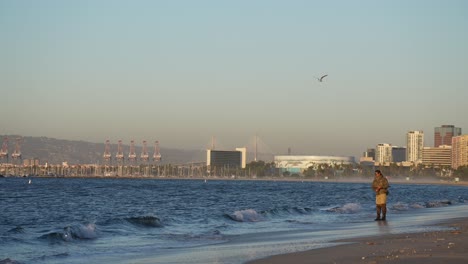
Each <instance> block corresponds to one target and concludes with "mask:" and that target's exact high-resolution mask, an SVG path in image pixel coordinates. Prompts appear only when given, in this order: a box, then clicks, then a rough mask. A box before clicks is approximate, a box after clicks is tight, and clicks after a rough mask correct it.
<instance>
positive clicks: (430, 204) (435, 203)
mask: <svg viewBox="0 0 468 264" xmlns="http://www.w3.org/2000/svg"><path fill="white" fill-rule="evenodd" d="M447 205H452V202H451V201H449V200H442V201H430V202H426V204H425V206H426V208H433V207H441V206H447Z"/></svg>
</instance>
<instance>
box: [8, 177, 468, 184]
mask: <svg viewBox="0 0 468 264" xmlns="http://www.w3.org/2000/svg"><path fill="white" fill-rule="evenodd" d="M0 178H27V179H34V178H41V179H42V178H44V179H55V178H57V179H116V180H117V179H132V180H202V181H205V180H206V181H210V180H211V181H273V182H320V183H327V182H328V183H369V184H371V183H372V179H373V178H371V177H369V179H366V178H352V179H343V178H342V179H301V178H279V177H278V178H276V177H264V178H230V177H217V176H212V177H175V176H164V177H158V176H152V177H149V176H119V177H116V176H100V175H94V176H63V177H54V176H4V177H0ZM387 178H389V183H390V184H431V185H453V186H468V181H458V182H457V181H444V180H436V179H411V180H405V179H403V178H400V177H398V178H393V177H387Z"/></svg>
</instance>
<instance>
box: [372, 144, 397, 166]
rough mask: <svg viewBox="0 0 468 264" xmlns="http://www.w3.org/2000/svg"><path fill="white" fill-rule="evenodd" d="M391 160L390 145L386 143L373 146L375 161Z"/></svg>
mask: <svg viewBox="0 0 468 264" xmlns="http://www.w3.org/2000/svg"><path fill="white" fill-rule="evenodd" d="M392 161H393V158H392V145H391V144H387V143H380V144H377V146H376V147H375V162H378V163H380V164H383V163H387V162H388V163H390V162H392Z"/></svg>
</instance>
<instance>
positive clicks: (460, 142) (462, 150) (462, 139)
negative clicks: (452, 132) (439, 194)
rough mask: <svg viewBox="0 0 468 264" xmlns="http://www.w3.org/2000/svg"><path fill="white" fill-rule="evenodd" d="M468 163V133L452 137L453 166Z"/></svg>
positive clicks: (454, 167) (456, 166) (455, 167)
mask: <svg viewBox="0 0 468 264" xmlns="http://www.w3.org/2000/svg"><path fill="white" fill-rule="evenodd" d="M465 165H468V135H462V136H458V137H453V138H452V168H453V169H457V168H458V167H460V166H465Z"/></svg>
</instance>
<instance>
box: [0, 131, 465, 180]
mask: <svg viewBox="0 0 468 264" xmlns="http://www.w3.org/2000/svg"><path fill="white" fill-rule="evenodd" d="M21 142H22V141H21V138H16V140H15V147H14V151H13V152H12V153H11V154H10V152H9V150H8V138H7V137H5V138H4V140H3V145H2V148H1V149H0V164H2V166H4V165H5V164H9V160H8V159H9V157H11V158H12V160H13V163H12V164H10V165H13V166H20V165H21V166H30V167H32V166H39V165H40V163H39V159H38V158H34V159H24V160H23V158H22V153H21ZM110 146H111V145H110V141H109V140H107V141H106V143H105V148H104V152H103V154H102V156H101V157H102V159H103V163H102V165H103V166H125V165H128V166H137V165H138V164H146V165H151V164H150V163H152V162H151V161H150V157H152V161H153V165H158V163H159V162H160V161H161V153H160V150H159V141H155V142H154V151H153V153H151V154H153V155H152V156H151V155H150V153H149V151H148V146H147V142H146V141H143V147H142V151H141V153H138V154H139V155H137V153H136V151H135V142H134V141H133V140H132V141H131V144H130V148H129V152H128V153H124V151H123V145H122V141H121V140H119V142H118V144H117V151H116V152H115V153H113V154H112V153H111V147H110ZM247 154H248V150H247V148H246V147H243V148H236V149H235V150H217V149H216V150H215V149H214V144H213V146H212V148H211V149H207V152H206V163H205V162H203V163H204V164H205V165H206V167H207V169H208V170H209V171H215V172H216V171H217V170H220V169H221V170H223V171H229V170H231V169H240V170H242V169H245V168H246V166H247V160H248V159H247ZM254 155H255V158H256V157H257V149H256V148H255V154H254ZM5 161H6V163H5ZM112 161H114V164H111V163H112ZM124 161H125V163H127V164H124ZM254 161H256V159H254ZM138 162H140V163H138ZM195 163H202V162H201V161H198V162H192V164H195ZM273 163H274V166H275V167H276V169H279V171H280V172H288V173H298V174H300V173H302V172H304V171H305V170H307V169H309V168H311V167H312V168H313V169H316V168H318V167H320V166H322V165H327V166H330V167H333V168H339V167H340V166H341V165H350V164H351V165H352V164H356V163H359V164H360V165H361V166H364V167H368V168H373V167H376V166H384V167H385V166H390V165H392V164H393V165H397V166H403V167H410V166H419V165H422V166H425V167H433V168H451V169H454V170H455V169H457V168H459V167H460V166H466V165H468V135H462V130H461V128H458V127H455V126H453V125H442V126H440V127H435V128H434V146H424V132H423V131H420V130H411V131H408V132H407V133H406V146H393V145H392V144H391V143H378V144H376V146H375V148H368V149H367V151H366V152H364V153H363V156H362V157H361V158H360V159H359V161H358V162H356V160H355V158H354V157H350V156H324V155H292V154H291V151H290V150H288V155H274V156H273ZM45 164H46V166H47V165H48V164H47V162H46V163H45ZM49 165H50V164H49ZM90 165H91V164H90ZM96 165H98V164H96ZM62 166H65V167H67V166H69V165H68V163H67V161H63V162H62ZM197 166H202V165H201V164H199V165H197ZM203 166H204V165H203Z"/></svg>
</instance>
